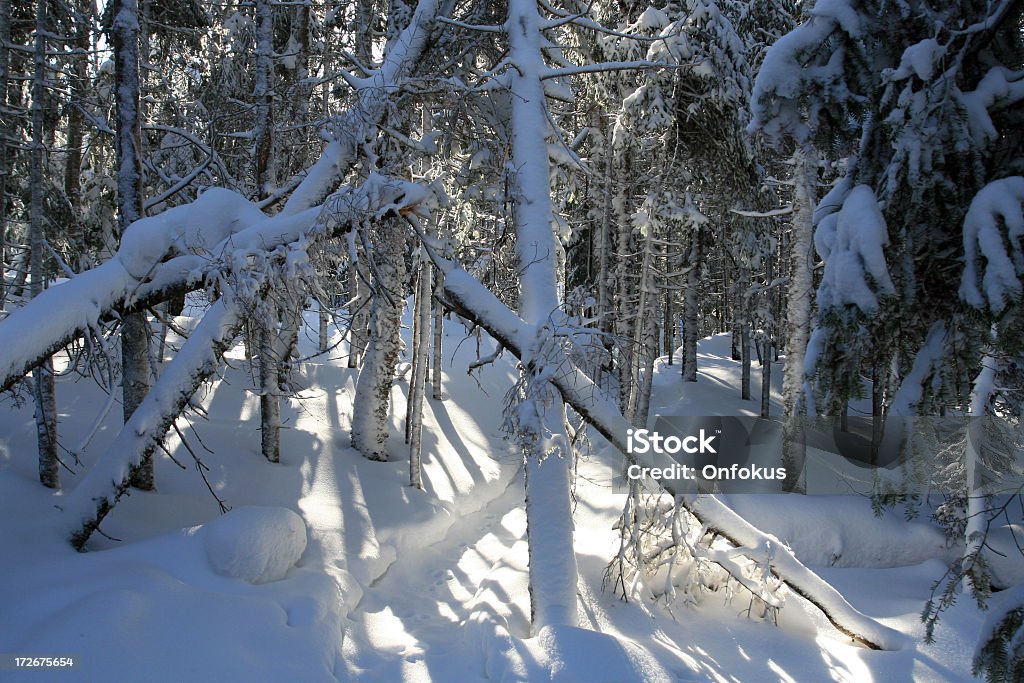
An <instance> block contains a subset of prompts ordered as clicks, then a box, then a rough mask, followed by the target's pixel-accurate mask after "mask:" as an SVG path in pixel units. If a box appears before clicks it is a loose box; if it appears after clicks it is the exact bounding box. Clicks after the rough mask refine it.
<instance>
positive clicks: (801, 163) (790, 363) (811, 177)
mask: <svg viewBox="0 0 1024 683" xmlns="http://www.w3.org/2000/svg"><path fill="white" fill-rule="evenodd" d="M793 167H794V177H793V180H794V187H793V205H794V206H793V209H794V211H793V223H792V230H793V237H792V241H791V244H792V261H791V265H790V275H789V288H788V291H787V292H786V323H787V326H788V329H787V331H786V365H785V368H784V370H783V378H782V414H783V415H784V416H786V417H791V416H793V415H799V414H800V413H801V412H802V410H801V409H800V397H801V396H802V395H803V387H804V356H805V354H806V353H807V340H808V336H809V334H810V324H811V299H812V297H813V287H814V284H813V281H812V274H813V268H814V263H813V258H814V256H813V253H812V243H811V238H812V233H813V231H814V208H815V193H816V190H815V185H816V178H817V169H816V167H815V164H814V151H813V149H811V148H809V147H797V149H796V152H794V154H793Z"/></svg>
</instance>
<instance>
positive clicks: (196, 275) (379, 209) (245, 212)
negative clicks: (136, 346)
mask: <svg viewBox="0 0 1024 683" xmlns="http://www.w3.org/2000/svg"><path fill="white" fill-rule="evenodd" d="M428 196H429V193H428V192H427V191H426V190H425V189H423V188H422V187H420V186H419V185H416V184H414V183H409V182H406V181H401V180H394V179H390V178H386V177H384V176H380V175H372V176H370V178H368V179H367V181H366V182H365V183H364V184H363V185H362V186H360V187H358V188H343V189H342V190H339V191H338V192H336V193H335V194H333V195H332V196H331V198H330V200H329V201H328V202H326V203H325V206H329V207H331V209H332V210H331V211H329V212H325V210H324V209H322V208H321V207H314V208H311V209H307V210H306V211H304V212H301V213H297V214H291V215H285V214H278V215H277V216H273V217H268V216H266V215H265V214H264V213H263V212H262V211H260V210H259V209H257V208H256V207H255V206H254V205H253V204H252V203H250V202H249V201H248V200H246V199H245V198H244V197H242V196H241V195H239V194H236V193H234V192H231V191H228V190H220V189H211V190H209V191H207V192H206V193H204V194H203V195H201V196H200V197H199V198H198V199H196V201H194V202H192V203H190V204H186V205H183V206H179V207H175V208H173V209H169V210H168V211H165V212H164V213H162V214H159V215H158V216H153V217H150V218H144V219H142V220H140V221H137V222H136V223H133V224H132V225H131V226H130V228H129V229H128V230H127V231H126V232H125V235H124V237H123V238H122V241H121V248H120V249H119V250H118V251H117V253H116V254H115V255H114V256H113V257H112V258H111V259H110V260H109V261H107V262H106V263H104V264H102V265H101V266H98V267H97V268H93V269H92V270H88V271H85V272H83V273H80V274H79V275H78V276H76V277H75V278H74V280H72V281H68V282H66V283H64V284H60V285H57V286H54V287H51V288H49V289H47V290H46V291H44V292H43V293H42V294H41V295H40V296H38V297H36V298H34V299H33V300H32V301H30V302H29V303H28V304H27V305H26V306H25V307H24V308H21V309H18V310H16V311H14V312H13V313H12V314H11V315H9V316H8V317H7V318H5V319H4V320H3V321H0V348H3V349H4V355H3V358H2V359H0V390H6V389H8V388H10V387H11V386H12V385H13V384H14V383H15V382H17V381H18V380H19V379H21V378H22V377H24V376H25V374H26V373H28V372H29V371H30V370H31V369H32V368H34V367H36V366H37V365H38V364H39V363H40V362H42V360H43V359H45V358H48V357H49V356H51V355H53V354H54V353H55V352H57V351H58V350H59V349H61V348H63V347H64V346H65V345H66V344H68V342H70V341H71V340H72V339H74V338H76V337H77V336H80V335H81V334H83V333H85V332H86V331H87V330H88V329H89V328H90V327H91V326H94V325H96V324H97V322H98V321H100V320H101V319H102V318H104V317H106V316H108V315H109V314H110V312H111V311H115V310H119V311H122V312H123V311H126V310H137V309H141V308H145V307H146V306H149V305H152V304H154V303H156V302H159V301H161V300H163V299H165V298H166V297H167V296H169V295H170V294H174V293H180V292H182V291H183V290H189V289H196V288H198V287H200V286H202V284H203V283H204V282H205V281H206V280H207V279H208V278H210V277H215V276H220V275H223V274H224V273H225V272H226V271H230V270H233V269H241V268H244V267H245V266H246V263H247V260H248V258H249V256H250V255H252V254H254V253H256V252H265V251H271V250H273V249H275V248H276V247H278V246H281V245H283V244H289V243H291V242H296V241H298V240H299V239H301V238H303V237H304V236H308V235H311V234H313V233H318V232H319V233H321V234H325V235H337V234H341V233H343V232H345V231H347V230H348V229H349V227H350V226H351V223H352V221H353V220H358V219H361V218H364V217H367V216H380V215H384V214H386V213H389V212H394V213H403V212H407V211H409V210H412V209H413V208H414V207H416V206H417V205H419V204H420V203H421V202H423V201H425V200H426V199H427V197H428ZM171 254H180V255H178V256H174V257H172V258H170V259H168V258H167V257H168V256H169V255H171Z"/></svg>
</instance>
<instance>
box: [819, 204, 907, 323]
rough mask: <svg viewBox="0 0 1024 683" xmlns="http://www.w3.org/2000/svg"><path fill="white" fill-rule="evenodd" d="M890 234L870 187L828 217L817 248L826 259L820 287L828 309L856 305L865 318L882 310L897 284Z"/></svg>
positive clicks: (822, 301) (822, 224)
mask: <svg viewBox="0 0 1024 683" xmlns="http://www.w3.org/2000/svg"><path fill="white" fill-rule="evenodd" d="M888 245H889V231H888V228H887V227H886V224H885V217H884V216H883V215H882V211H881V209H879V207H878V200H877V199H876V198H875V193H874V191H872V189H871V188H870V187H868V186H867V185H858V186H856V187H854V188H853V189H852V190H850V193H849V194H848V195H847V196H846V199H845V200H844V201H843V205H842V208H841V209H840V210H839V212H838V213H834V214H831V215H829V216H826V217H825V218H823V219H822V220H821V221H820V222H819V223H818V229H817V230H816V231H815V233H814V246H815V248H816V249H817V250H818V254H819V255H820V256H821V258H822V259H824V260H825V274H824V277H823V278H822V281H821V286H820V287H819V288H818V305H819V306H820V308H821V309H822V310H826V309H829V308H836V307H841V306H846V305H854V306H856V307H857V308H859V309H860V310H861V311H862V312H864V313H865V314H871V313H874V312H875V310H877V308H878V295H879V294H882V295H888V294H893V293H894V292H895V291H896V290H895V286H894V285H893V282H892V278H891V277H890V276H889V268H888V265H887V264H886V261H885V247H886V246H888Z"/></svg>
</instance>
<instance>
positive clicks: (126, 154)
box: [110, 0, 154, 490]
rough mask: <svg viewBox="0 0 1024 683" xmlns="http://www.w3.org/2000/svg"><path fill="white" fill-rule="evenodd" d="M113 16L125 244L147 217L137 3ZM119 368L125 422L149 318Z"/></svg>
mask: <svg viewBox="0 0 1024 683" xmlns="http://www.w3.org/2000/svg"><path fill="white" fill-rule="evenodd" d="M110 11H111V14H112V15H113V17H114V19H113V24H112V25H111V31H110V38H111V44H112V46H113V48H114V90H115V100H114V101H115V105H116V109H117V130H116V136H115V141H116V143H117V203H118V207H117V208H118V228H119V234H120V236H121V238H122V239H123V238H124V234H125V232H127V230H128V228H129V226H131V225H132V223H134V222H136V221H138V220H139V219H141V218H142V216H143V209H142V121H141V116H140V110H139V106H140V105H139V93H140V88H141V80H140V74H139V29H140V27H139V4H138V0H113V1H112V4H111V10H110ZM121 363H122V378H121V391H122V395H123V399H124V405H123V407H124V419H125V422H127V421H128V419H129V418H130V417H131V416H132V413H133V412H135V409H136V408H137V407H138V406H139V404H141V403H142V400H143V398H145V396H146V393H147V392H148V391H149V384H150V375H151V373H152V368H151V367H150V363H149V322H148V321H147V320H146V314H145V313H131V314H129V315H126V316H125V317H124V320H123V321H122V328H121ZM132 485H133V486H135V487H136V488H140V489H143V490H151V489H152V488H153V487H154V472H153V460H152V458H150V459H147V460H146V461H145V462H144V463H143V465H142V467H140V468H138V470H137V471H136V472H135V473H134V479H133V480H132Z"/></svg>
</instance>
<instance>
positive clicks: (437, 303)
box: [431, 275, 444, 401]
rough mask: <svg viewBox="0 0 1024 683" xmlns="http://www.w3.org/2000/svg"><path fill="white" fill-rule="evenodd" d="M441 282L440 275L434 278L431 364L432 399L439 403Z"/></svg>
mask: <svg viewBox="0 0 1024 683" xmlns="http://www.w3.org/2000/svg"><path fill="white" fill-rule="evenodd" d="M442 291H443V290H442V282H441V277H440V275H438V276H436V277H435V278H434V348H433V351H434V360H433V362H432V363H431V367H432V368H433V373H434V374H433V375H432V376H431V380H432V383H433V398H434V400H435V401H440V400H442V399H443V398H444V394H443V393H442V391H441V370H442V366H443V364H444V361H443V356H442V354H441V343H442V342H443V340H444V306H442V305H441V292H442Z"/></svg>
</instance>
